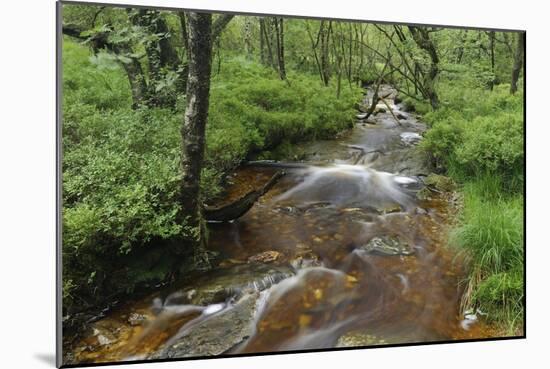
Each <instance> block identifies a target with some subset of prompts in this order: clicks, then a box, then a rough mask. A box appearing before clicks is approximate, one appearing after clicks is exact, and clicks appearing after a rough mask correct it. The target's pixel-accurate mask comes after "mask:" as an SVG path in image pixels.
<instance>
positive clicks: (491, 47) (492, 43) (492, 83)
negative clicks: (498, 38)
mask: <svg viewBox="0 0 550 369" xmlns="http://www.w3.org/2000/svg"><path fill="white" fill-rule="evenodd" d="M488 36H489V54H490V58H491V80H490V81H489V89H490V90H491V91H493V88H494V87H495V84H496V83H497V80H496V75H495V31H489V32H488Z"/></svg>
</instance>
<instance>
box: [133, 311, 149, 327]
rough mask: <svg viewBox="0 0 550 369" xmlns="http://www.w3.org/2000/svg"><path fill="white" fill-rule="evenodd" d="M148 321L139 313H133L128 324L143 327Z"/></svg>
mask: <svg viewBox="0 0 550 369" xmlns="http://www.w3.org/2000/svg"><path fill="white" fill-rule="evenodd" d="M146 320H147V317H146V316H145V315H143V314H139V313H131V314H130V316H129V317H128V323H130V325H132V326H136V325H141V324H143V322H145V321H146Z"/></svg>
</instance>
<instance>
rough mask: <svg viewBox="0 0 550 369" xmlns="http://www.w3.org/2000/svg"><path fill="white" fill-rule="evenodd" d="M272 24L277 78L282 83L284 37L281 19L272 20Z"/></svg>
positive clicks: (284, 75)
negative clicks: (274, 34) (275, 47)
mask: <svg viewBox="0 0 550 369" xmlns="http://www.w3.org/2000/svg"><path fill="white" fill-rule="evenodd" d="M273 24H274V25H275V33H276V41H277V66H278V70H279V77H280V78H281V79H282V80H283V81H284V80H286V68H285V37H284V23H283V18H273Z"/></svg>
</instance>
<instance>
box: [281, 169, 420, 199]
mask: <svg viewBox="0 0 550 369" xmlns="http://www.w3.org/2000/svg"><path fill="white" fill-rule="evenodd" d="M303 175H304V179H303V181H302V182H301V183H299V184H298V185H297V186H295V187H293V188H291V189H289V190H288V191H286V192H285V193H283V194H281V195H280V196H279V197H277V198H276V200H277V201H280V202H284V201H290V202H293V203H315V202H322V201H327V202H330V203H332V204H334V205H336V206H340V207H351V206H359V207H374V208H384V207H387V206H395V205H398V206H401V207H403V208H405V209H408V208H410V207H411V206H412V205H413V202H414V201H413V198H412V196H411V194H410V191H408V190H407V188H406V186H407V185H410V184H412V183H416V180H415V179H413V178H409V177H404V176H398V175H394V174H391V173H387V172H380V171H377V170H374V169H371V168H367V167H364V166H361V165H349V164H335V165H332V166H329V167H315V166H313V167H310V168H308V169H305V170H304V171H303Z"/></svg>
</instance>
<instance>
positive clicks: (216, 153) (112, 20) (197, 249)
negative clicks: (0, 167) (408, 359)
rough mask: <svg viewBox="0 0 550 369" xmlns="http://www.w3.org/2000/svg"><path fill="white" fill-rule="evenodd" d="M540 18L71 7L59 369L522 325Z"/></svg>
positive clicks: (474, 335) (515, 331)
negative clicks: (494, 22) (522, 27)
mask: <svg viewBox="0 0 550 369" xmlns="http://www.w3.org/2000/svg"><path fill="white" fill-rule="evenodd" d="M524 65H525V32H523V31H517V30H494V29H483V28H466V27H463V28H462V27H446V26H441V25H420V24H398V23H376V22H370V21H366V20H365V21H350V20H337V19H330V18H326V19H317V18H306V17H299V16H290V15H285V16H281V15H269V14H266V15H263V14H262V15H260V14H236V13H221V12H216V11H214V10H208V11H206V10H187V9H168V8H155V7H141V6H140V7H138V6H132V5H108V4H86V3H78V2H69V1H67V2H61V3H59V4H58V108H59V112H58V114H59V119H58V132H59V133H58V165H59V167H58V170H59V184H58V186H59V199H58V202H59V209H58V211H59V214H58V215H59V224H58V226H59V240H58V253H59V255H58V257H59V265H58V278H59V283H58V284H59V285H58V289H59V301H58V303H59V306H58V311H59V316H58V324H59V327H60V329H59V332H58V333H59V336H58V345H59V351H58V365H62V366H80V365H92V364H98V363H121V362H122V363H124V362H135V361H158V360H174V359H190V358H209V357H228V356H232V355H256V354H267V353H285V352H287V353H288V352H307V351H312V350H338V349H345V348H347V349H349V348H369V347H385V346H393V345H412V344H425V343H434V342H461V341H469V340H482V339H501V338H514V337H515V338H520V337H525V331H524V329H525V328H524V316H525V311H524V310H525V284H524V283H525V282H524V273H525V270H524V269H525V264H524V252H525V242H524V241H525V235H524V195H525V151H524V137H525V120H524V117H525V100H524V83H525V76H524Z"/></svg>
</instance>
